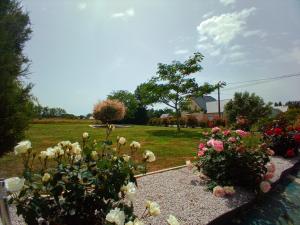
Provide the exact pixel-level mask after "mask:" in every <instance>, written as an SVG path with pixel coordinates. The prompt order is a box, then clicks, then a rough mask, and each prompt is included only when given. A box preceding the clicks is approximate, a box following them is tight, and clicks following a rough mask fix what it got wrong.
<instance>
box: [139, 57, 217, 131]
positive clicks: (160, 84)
mask: <svg viewBox="0 0 300 225" xmlns="http://www.w3.org/2000/svg"><path fill="white" fill-rule="evenodd" d="M202 60H203V55H202V54H201V53H194V55H193V56H192V57H190V58H189V59H187V60H186V61H184V62H183V63H182V62H179V61H173V62H172V63H171V64H163V63H159V64H158V70H157V74H156V76H153V77H152V78H151V80H150V81H149V82H147V83H143V84H141V85H140V86H139V88H140V92H141V93H142V96H143V99H144V102H145V104H153V103H163V104H165V105H167V106H168V107H170V108H172V109H174V111H175V116H176V124H177V131H180V116H181V111H182V110H183V109H185V108H186V107H187V106H188V104H189V99H190V97H192V96H202V95H204V94H207V93H210V92H212V91H214V90H215V89H216V88H217V86H216V85H210V84H208V83H205V84H204V85H201V86H200V85H198V83H197V82H196V80H195V78H191V77H190V75H192V74H194V73H196V72H199V71H201V70H202V67H201V65H200V62H201V61H202Z"/></svg>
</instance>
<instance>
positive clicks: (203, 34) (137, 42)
mask: <svg viewBox="0 0 300 225" xmlns="http://www.w3.org/2000/svg"><path fill="white" fill-rule="evenodd" d="M22 3H23V6H24V8H25V9H26V10H27V11H28V12H29V15H30V18H31V23H32V29H33V34H32V38H31V40H30V41H29V42H27V44H26V48H25V53H26V55H27V56H28V57H29V58H30V59H31V67H30V71H31V74H30V75H29V78H28V80H27V81H28V82H32V83H34V85H35V86H34V88H33V94H34V95H35V96H36V97H37V98H38V100H39V102H40V103H41V104H42V105H48V106H50V107H62V108H64V109H66V110H67V111H68V112H69V113H74V114H86V113H89V112H91V110H92V108H93V105H94V104H95V103H96V102H97V101H98V100H103V99H105V98H106V96H107V95H108V94H109V93H110V92H111V91H113V90H129V91H134V90H135V88H136V86H137V85H139V84H140V83H142V82H145V81H147V80H148V79H150V77H151V76H153V75H155V73H156V68H157V63H159V62H162V63H170V62H171V61H172V60H184V59H186V58H187V57H188V56H190V55H192V54H193V53H194V52H196V51H200V52H201V53H202V54H203V55H204V56H205V59H204V61H203V63H202V66H203V71H201V72H200V73H197V74H195V76H196V79H197V81H198V82H199V83H201V82H210V83H216V82H218V81H219V80H222V81H226V82H238V81H245V80H252V79H260V78H265V77H272V76H278V75H284V74H291V73H299V72H300V23H299V21H300V1H299V0H284V1H282V0H263V1H262V0H151V1H146V0H85V1H84V0H51V1H50V0H23V1H22ZM299 84H300V78H299V77H295V78H290V79H285V80H280V81H273V82H269V83H265V84H260V85H256V86H251V87H243V88H238V89H232V90H225V89H224V90H223V91H222V98H223V99H227V98H231V97H232V95H233V93H234V92H235V91H246V90H247V91H250V92H255V93H257V94H258V95H260V96H262V97H263V98H264V99H265V100H266V101H283V102H285V101H288V100H299V99H300V91H299ZM227 88H230V86H228V87H227ZM213 95H215V93H213Z"/></svg>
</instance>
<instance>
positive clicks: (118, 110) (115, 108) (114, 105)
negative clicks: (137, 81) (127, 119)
mask: <svg viewBox="0 0 300 225" xmlns="http://www.w3.org/2000/svg"><path fill="white" fill-rule="evenodd" d="M125 110H126V109H125V106H124V104H123V103H122V102H120V101H118V100H110V99H108V100H105V101H102V102H98V103H97V104H96V105H95V106H94V112H93V114H94V118H95V119H96V120H101V121H102V123H110V122H112V121H118V120H122V119H123V118H124V116H125Z"/></svg>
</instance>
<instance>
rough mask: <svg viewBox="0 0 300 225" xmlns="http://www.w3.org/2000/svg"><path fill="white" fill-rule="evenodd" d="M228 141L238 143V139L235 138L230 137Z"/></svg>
mask: <svg viewBox="0 0 300 225" xmlns="http://www.w3.org/2000/svg"><path fill="white" fill-rule="evenodd" d="M228 141H229V142H232V143H234V142H236V138H235V137H230V138H228Z"/></svg>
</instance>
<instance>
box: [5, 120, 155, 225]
mask: <svg viewBox="0 0 300 225" xmlns="http://www.w3.org/2000/svg"><path fill="white" fill-rule="evenodd" d="M112 130H113V126H111V125H109V126H107V131H106V133H107V134H110V133H111V131H112ZM125 144H126V139H125V138H124V137H120V138H118V139H117V144H116V148H115V151H114V148H113V145H112V142H111V141H110V140H108V138H107V139H106V140H104V141H89V134H88V133H84V134H83V136H82V146H80V145H79V143H78V142H75V143H71V142H69V141H62V142H60V143H58V144H57V145H56V146H54V147H51V148H48V149H47V150H46V151H42V152H41V153H40V154H39V155H36V153H34V152H33V151H32V150H31V143H30V142H29V141H24V142H21V143H19V145H18V146H16V147H15V153H16V154H20V155H21V156H22V157H23V159H24V168H25V169H24V178H25V179H19V178H9V179H7V180H6V181H5V183H6V186H7V187H9V188H8V191H10V192H16V191H20V192H19V194H18V196H17V197H16V195H17V194H16V193H15V194H13V195H12V196H13V198H12V199H11V202H14V203H15V204H16V207H17V214H18V215H20V214H21V215H22V216H23V218H24V220H25V222H26V223H27V224H30V225H38V224H50V225H56V224H64V225H82V224H95V225H97V224H99V225H100V224H101V225H102V224H114V223H116V224H124V223H125V222H129V221H134V220H137V218H136V216H135V215H134V213H133V204H132V200H133V198H134V195H135V192H136V179H135V177H134V174H135V173H136V172H138V171H142V172H145V169H144V168H145V163H146V162H152V161H154V160H155V156H154V154H153V153H152V152H151V151H145V153H144V155H143V163H142V164H141V163H137V162H135V161H134V160H132V158H133V155H131V156H128V155H122V156H121V155H120V154H119V152H120V150H121V148H123V147H124V145H125ZM138 149H140V144H139V143H138V142H132V144H131V145H130V152H131V153H134V152H136V151H137V150H138ZM35 159H38V160H39V161H40V168H39V169H37V168H35V169H33V168H32V165H33V161H34V160H35ZM55 162H56V166H55ZM49 164H51V165H54V166H53V167H49V166H48V165H49ZM24 182H25V185H24ZM116 213H117V214H118V216H117V217H113V215H114V214H116ZM115 219H117V220H118V221H116V220H115Z"/></svg>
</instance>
